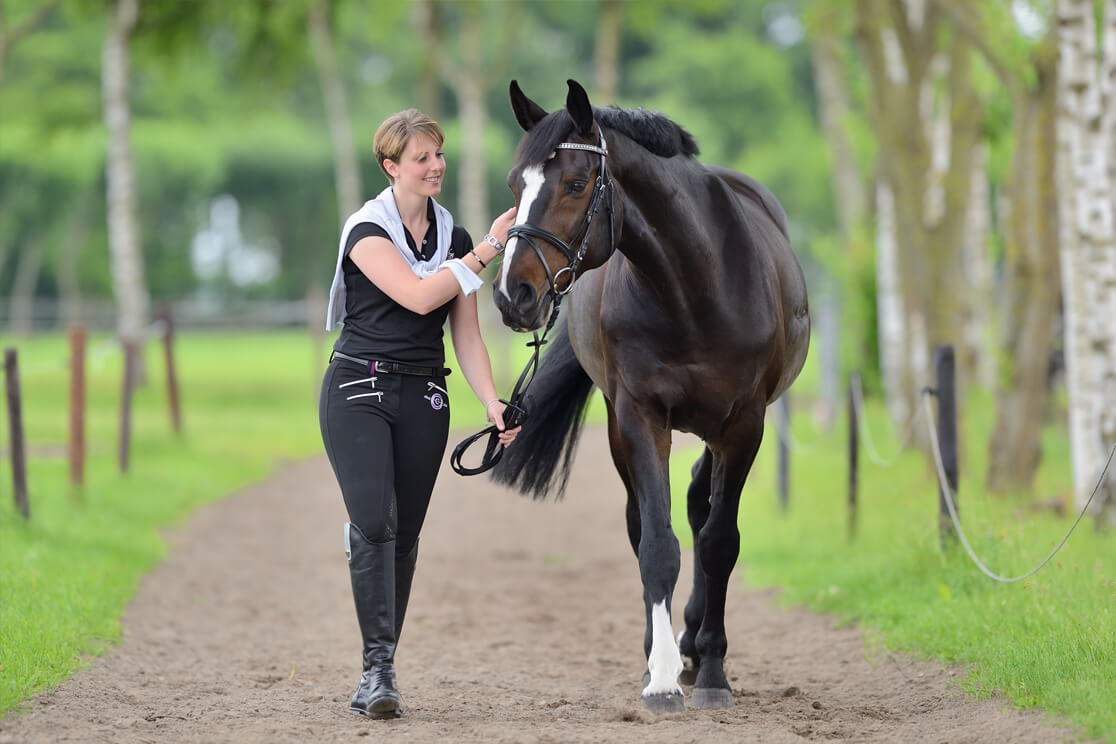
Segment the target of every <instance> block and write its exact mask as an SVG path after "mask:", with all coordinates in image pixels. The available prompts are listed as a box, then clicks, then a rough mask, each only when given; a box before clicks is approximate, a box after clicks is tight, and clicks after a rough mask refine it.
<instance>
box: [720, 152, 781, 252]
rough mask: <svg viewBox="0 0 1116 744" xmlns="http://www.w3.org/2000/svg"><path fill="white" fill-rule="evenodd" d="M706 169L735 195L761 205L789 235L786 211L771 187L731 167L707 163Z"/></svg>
mask: <svg viewBox="0 0 1116 744" xmlns="http://www.w3.org/2000/svg"><path fill="white" fill-rule="evenodd" d="M706 170H707V171H708V172H709V175H710V176H712V177H714V178H717V179H718V180H720V181H722V182H723V183H725V184H726V185H727V186H728V187H729V188H730V189H732V190H733V192H735V193H736V194H737V195H739V196H742V197H743V198H745V199H747V200H749V201H751V202H752V203H753V204H755V205H757V206H759V207H762V208H763V210H764V211H765V212H767V214H768V216H769V217H771V220H772V221H773V222H774V223H775V224H776V225H777V226H778V227H779V230H780V231H781V232H782V233H783V235H784V236H787V237H789V236H790V235H789V232H788V228H787V213H786V210H784V209H783V205H782V204H780V203H779V200H778V199H777V198H776V197H775V194H773V193H772V192H771V189H769V188H767V187H766V186H764V185H763V184H762V183H760V182H759V181H757V180H756V179H754V178H752V177H751V176H749V175H747V174H745V173H740V172H739V171H734V170H732V169H731V168H724V167H722V166H719V165H707V166H706Z"/></svg>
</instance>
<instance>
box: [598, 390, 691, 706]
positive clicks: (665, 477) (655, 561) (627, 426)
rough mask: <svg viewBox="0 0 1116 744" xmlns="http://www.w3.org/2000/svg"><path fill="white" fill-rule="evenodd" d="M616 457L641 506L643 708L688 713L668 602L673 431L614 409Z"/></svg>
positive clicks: (676, 558) (672, 578)
mask: <svg viewBox="0 0 1116 744" xmlns="http://www.w3.org/2000/svg"><path fill="white" fill-rule="evenodd" d="M615 410H616V415H617V421H616V422H615V423H616V430H617V433H618V434H619V436H618V437H616V439H617V440H618V441H617V442H616V443H615V444H614V447H613V449H614V456H615V459H616V460H617V463H618V464H619V463H620V462H621V461H622V462H623V465H624V470H625V473H626V478H625V482H626V483H630V484H631V487H632V489H633V491H634V492H635V495H636V497H637V498H638V503H639V522H640V531H639V548H638V555H639V573H640V577H641V578H642V580H643V604H644V608H645V610H646V619H647V630H646V633H645V634H644V639H643V650H644V653H645V654H646V655H647V672H648V675H647V677H646V678H645V679H646V680H647V683H646V686H645V687H644V688H643V706H644V707H645V708H646V709H647V710H649V711H652V712H654V713H677V712H681V711H682V710H683V709H684V707H685V706H684V702H683V700H684V698H683V696H682V688H681V687H679V685H678V675H679V673H680V672H681V671H682V656H681V654H679V652H678V644H677V643H676V642H675V640H674V633H673V631H672V629H671V620H670V602H671V596H672V595H673V593H674V585H675V583H676V582H677V581H678V571H679V567H680V564H681V554H680V551H679V548H678V538H677V537H675V535H674V531H673V529H671V524H670V476H669V469H668V461H669V458H670V429H669V428H668V427H667V426H666V422H665V421H655V420H654V419H652V418H651V417H650V416H648V415H647V414H645V413H644V412H641V411H637V410H636V409H635V408H634V407H633V406H630V405H629V406H625V405H623V404H621V405H618V406H616V409H615Z"/></svg>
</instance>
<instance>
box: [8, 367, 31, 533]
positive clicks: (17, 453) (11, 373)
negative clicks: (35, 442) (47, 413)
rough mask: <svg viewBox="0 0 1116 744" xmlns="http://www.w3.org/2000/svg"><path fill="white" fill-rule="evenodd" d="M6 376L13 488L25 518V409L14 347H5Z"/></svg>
mask: <svg viewBox="0 0 1116 744" xmlns="http://www.w3.org/2000/svg"><path fill="white" fill-rule="evenodd" d="M4 378H5V381H6V389H7V395H8V432H9V434H10V436H11V443H12V445H11V446H12V451H11V457H12V488H13V492H14V496H15V505H16V508H17V509H18V510H19V513H20V514H22V515H23V518H24V519H30V518H31V503H30V501H29V500H28V498H27V457H26V453H25V451H24V447H23V409H22V407H21V405H20V397H19V355H18V354H17V352H16V350H15V349H14V348H11V347H9V348H7V349H4Z"/></svg>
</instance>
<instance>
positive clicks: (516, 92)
mask: <svg viewBox="0 0 1116 744" xmlns="http://www.w3.org/2000/svg"><path fill="white" fill-rule="evenodd" d="M508 93H509V95H510V96H511V105H512V111H514V112H515V120H516V121H518V122H519V126H521V127H523V131H525V132H530V131H531V129H532V128H533V127H534V126H535V125H536V124H538V123H539V122H540V121H542V119H543V117H544V116H546V111H544V110H543V107H542V106H540V105H539V104H537V103H535V102H534V101H532V100H531V99H530V98H528V97H527V96H525V95H524V94H523V91H522V90H520V89H519V83H517V82H516V81H514V80H512V81H511V85H510V86H509V88H508Z"/></svg>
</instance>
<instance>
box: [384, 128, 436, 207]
mask: <svg viewBox="0 0 1116 744" xmlns="http://www.w3.org/2000/svg"><path fill="white" fill-rule="evenodd" d="M384 167H385V168H386V169H387V171H388V173H390V174H391V176H392V178H394V179H395V184H394V188H396V189H399V188H402V189H405V190H407V191H412V192H414V193H415V194H419V195H421V196H437V195H438V194H440V193H441V192H442V177H443V176H444V175H445V172H446V158H445V155H444V154H443V153H442V148H440V147H438V145H437V144H436V143H435V142H434V140H432V139H431V138H430V137H429V136H427V135H425V134H413V135H411V137H410V138H409V139H408V140H407V145H406V146H405V147H404V148H403V154H402V155H401V156H400V157H399V162H398V163H396V162H393V161H391V160H387V161H385V162H384Z"/></svg>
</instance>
